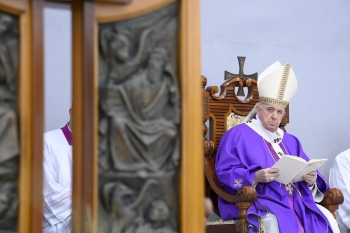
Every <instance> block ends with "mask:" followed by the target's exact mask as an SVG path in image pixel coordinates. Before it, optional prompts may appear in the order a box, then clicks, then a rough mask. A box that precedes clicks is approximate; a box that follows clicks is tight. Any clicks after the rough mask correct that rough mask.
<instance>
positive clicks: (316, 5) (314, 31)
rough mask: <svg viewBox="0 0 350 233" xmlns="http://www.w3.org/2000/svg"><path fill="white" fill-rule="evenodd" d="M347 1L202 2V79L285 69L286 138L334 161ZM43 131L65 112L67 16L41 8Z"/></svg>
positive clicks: (345, 114)
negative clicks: (289, 95)
mask: <svg viewBox="0 0 350 233" xmlns="http://www.w3.org/2000/svg"><path fill="white" fill-rule="evenodd" d="M349 12H350V1H346V0H344V1H341V0H333V1H326V0H308V1H305V0H293V1H287V0H264V1H257V0H255V1H253V0H244V1H242V0H240V1H238V0H219V1H213V0H202V1H201V46H202V74H203V75H205V76H206V77H207V78H208V84H209V85H218V86H219V85H220V84H221V83H222V82H223V81H224V71H225V70H227V71H230V72H233V73H237V72H238V62H237V56H246V57H247V59H246V62H245V73H247V74H250V73H254V72H259V73H260V72H262V71H263V70H264V69H265V68H266V67H268V66H269V65H271V64H272V63H273V62H275V61H277V60H280V61H281V63H287V62H288V63H290V64H291V66H292V67H293V69H294V72H295V74H296V76H297V79H298V82H299V89H298V91H297V93H296V95H295V97H294V98H293V100H292V101H291V108H290V121H291V123H290V124H289V125H288V126H287V131H288V132H290V133H292V134H294V135H296V136H297V137H298V138H299V139H300V141H301V142H302V144H303V147H304V151H305V152H306V153H307V154H308V155H309V157H311V158H329V160H328V161H327V163H326V164H325V165H323V167H322V168H321V169H320V170H321V172H322V173H323V174H324V175H325V176H326V177H327V179H328V173H329V168H330V166H331V165H332V164H333V160H334V157H335V156H336V155H337V154H338V153H340V152H341V151H344V150H346V149H348V148H349V147H350V122H349V120H348V119H349V118H350V110H349V107H348V106H349V100H350V91H349V89H350V77H349V72H348V69H349V67H350V14H349ZM44 21H45V25H44V27H45V30H44V32H45V80H46V82H45V129H46V130H51V129H55V128H59V127H61V126H62V125H63V124H65V123H66V122H67V121H68V120H69V115H68V109H69V107H70V104H71V72H72V68H71V35H72V29H71V11H70V8H69V7H67V6H64V5H62V4H60V5H58V4H52V3H50V4H46V6H45V11H44Z"/></svg>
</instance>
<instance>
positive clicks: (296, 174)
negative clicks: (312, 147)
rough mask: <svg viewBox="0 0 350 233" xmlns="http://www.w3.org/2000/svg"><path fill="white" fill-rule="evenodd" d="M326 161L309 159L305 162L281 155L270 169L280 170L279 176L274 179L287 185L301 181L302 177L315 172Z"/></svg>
mask: <svg viewBox="0 0 350 233" xmlns="http://www.w3.org/2000/svg"><path fill="white" fill-rule="evenodd" d="M326 161H327V159H311V160H310V161H309V162H306V161H305V160H304V159H303V158H300V157H298V156H292V155H283V156H282V157H281V158H280V159H279V160H278V161H277V162H276V163H275V164H274V165H273V166H272V168H279V169H280V176H279V177H277V178H275V181H278V182H280V183H282V184H289V183H291V182H292V183H294V182H299V181H302V180H303V177H302V176H303V175H305V174H307V173H309V172H312V171H316V170H317V169H318V168H319V167H321V165H322V164H324V163H325V162H326Z"/></svg>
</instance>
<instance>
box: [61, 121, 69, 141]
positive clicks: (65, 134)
mask: <svg viewBox="0 0 350 233" xmlns="http://www.w3.org/2000/svg"><path fill="white" fill-rule="evenodd" d="M61 130H62V132H63V134H64V136H65V138H66V140H67V142H68V144H69V145H70V146H71V145H72V132H71V131H70V130H69V128H68V123H67V124H66V125H65V126H64V127H62V128H61Z"/></svg>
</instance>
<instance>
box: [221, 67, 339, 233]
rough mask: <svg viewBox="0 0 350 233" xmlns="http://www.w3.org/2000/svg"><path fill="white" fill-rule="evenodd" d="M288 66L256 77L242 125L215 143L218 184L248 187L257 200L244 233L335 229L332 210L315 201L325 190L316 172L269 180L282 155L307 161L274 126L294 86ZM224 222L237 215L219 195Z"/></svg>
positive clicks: (295, 144) (288, 136) (295, 142)
mask: <svg viewBox="0 0 350 233" xmlns="http://www.w3.org/2000/svg"><path fill="white" fill-rule="evenodd" d="M297 86H298V84H297V80H296V77H295V74H294V72H293V70H292V68H291V67H290V65H289V64H285V65H283V66H282V65H281V64H280V63H279V62H276V63H274V64H273V65H271V66H270V67H268V68H267V69H266V70H265V71H264V72H263V73H262V74H261V75H260V76H259V78H258V90H259V101H260V102H258V103H257V104H256V106H255V107H254V109H253V110H252V112H250V113H249V115H248V116H247V117H246V118H245V120H244V121H243V122H244V123H242V124H240V125H237V126H235V127H233V128H232V129H230V130H228V131H227V132H226V133H225V134H224V136H223V137H222V139H221V141H220V145H219V148H218V151H217V156H216V163H215V164H216V165H215V172H216V174H217V177H218V180H219V182H220V184H221V186H222V187H223V188H224V189H225V190H226V191H227V192H229V193H233V194H236V193H237V192H238V190H239V189H240V188H241V187H243V186H249V185H252V186H254V187H255V189H256V194H257V199H256V201H254V202H253V204H252V205H251V206H250V207H249V208H248V210H247V215H246V220H247V222H248V232H259V230H260V226H262V229H263V230H264V232H269V233H271V232H282V233H284V232H339V229H338V226H337V224H336V221H335V219H334V218H333V216H332V214H331V213H330V212H329V211H328V210H326V209H325V208H324V207H322V206H319V205H317V204H316V203H315V202H320V201H321V200H322V199H323V193H324V192H325V191H326V190H327V189H329V186H328V184H327V182H326V181H325V179H324V177H323V176H322V175H321V174H320V173H319V171H313V172H310V173H308V174H306V175H304V176H303V179H304V181H301V182H296V183H290V184H287V185H284V184H281V183H279V182H276V181H274V179H275V178H276V177H278V176H279V175H280V174H279V172H280V171H279V170H278V169H277V168H271V167H272V166H273V164H274V163H275V162H276V161H277V160H278V159H279V158H280V157H281V156H283V155H285V154H286V155H287V154H288V155H293V156H299V157H301V158H303V159H305V160H309V158H308V156H307V155H306V154H305V153H304V151H303V149H302V146H301V143H300V142H299V140H298V139H297V138H296V137H295V136H293V135H291V134H288V133H286V132H284V131H283V130H281V129H280V128H278V127H279V125H280V123H281V120H282V118H283V116H284V115H285V108H286V106H287V105H288V104H289V101H290V100H291V98H292V97H293V96H294V94H295V92H296V90H297ZM218 207H219V211H220V214H221V217H222V218H223V219H224V220H229V219H234V218H238V217H239V216H238V214H239V209H238V208H237V206H235V205H234V203H230V202H227V201H225V200H224V199H222V198H220V197H219V200H218Z"/></svg>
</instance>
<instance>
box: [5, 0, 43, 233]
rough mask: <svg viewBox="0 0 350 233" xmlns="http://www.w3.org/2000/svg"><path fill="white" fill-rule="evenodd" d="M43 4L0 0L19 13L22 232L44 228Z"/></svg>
mask: <svg viewBox="0 0 350 233" xmlns="http://www.w3.org/2000/svg"><path fill="white" fill-rule="evenodd" d="M43 6H44V1H43V0H18V1H7V0H0V9H1V10H2V11H5V12H8V13H11V14H14V15H17V16H18V17H19V18H18V19H19V31H20V34H19V35H20V36H19V65H18V69H19V72H18V79H19V80H18V83H19V84H18V103H19V104H18V123H19V141H20V148H21V150H20V151H21V152H20V160H19V161H20V162H19V163H20V166H19V181H18V184H19V185H18V198H19V204H20V205H19V212H18V232H21V233H26V232H38V233H40V232H41V231H42V210H43V205H42V200H43V198H42V187H43V186H42V171H43V168H42V167H43V165H42V164H43V131H44V124H43V119H44V117H43V115H44V114H43V113H44V110H43V96H44V94H43V93H44V89H43V67H44V66H43ZM38 216H40V217H39V218H38Z"/></svg>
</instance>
